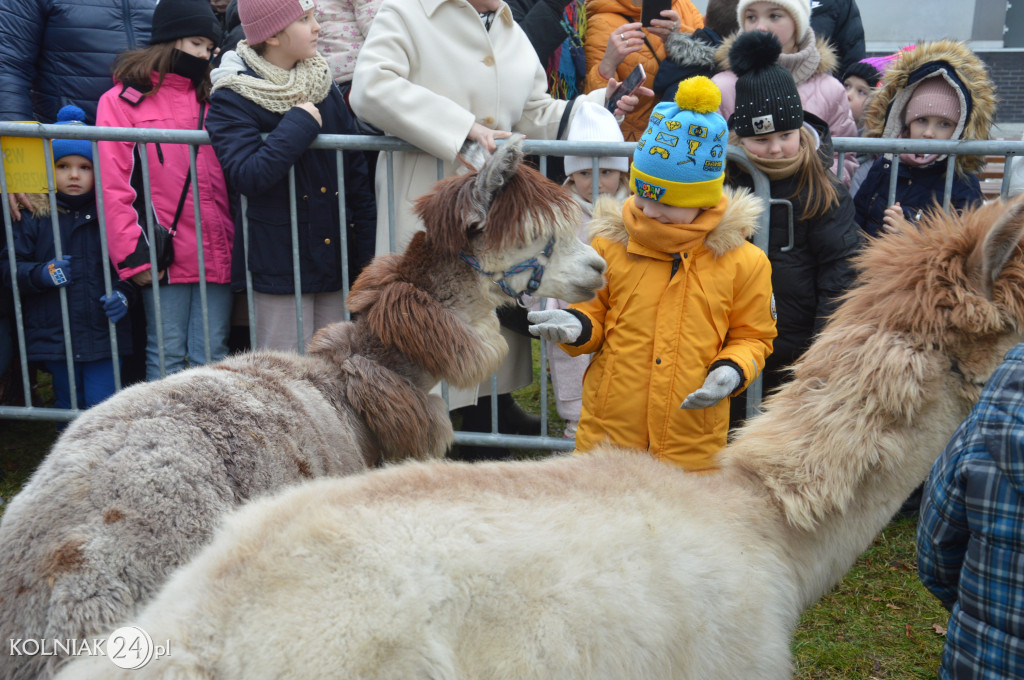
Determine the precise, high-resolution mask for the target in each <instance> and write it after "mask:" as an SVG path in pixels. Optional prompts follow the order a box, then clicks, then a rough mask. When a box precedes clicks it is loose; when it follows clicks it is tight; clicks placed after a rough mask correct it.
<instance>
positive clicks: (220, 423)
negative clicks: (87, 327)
mask: <svg viewBox="0 0 1024 680" xmlns="http://www.w3.org/2000/svg"><path fill="white" fill-rule="evenodd" d="M521 159H522V144H521V142H518V141H513V142H511V143H509V144H506V145H504V146H503V147H501V150H500V151H499V152H497V153H496V154H495V155H494V157H493V158H491V159H490V160H489V161H488V162H487V164H485V165H484V166H483V167H482V168H481V170H480V172H478V173H471V174H468V175H465V176H462V177H457V178H453V179H450V180H446V181H445V182H443V183H439V185H438V187H437V189H436V190H435V191H434V192H433V193H432V194H431V195H429V196H427V197H425V198H424V199H422V200H421V202H420V204H419V209H420V211H421V215H422V216H423V218H424V222H425V224H426V226H427V229H426V232H425V233H421V234H418V235H417V236H416V237H415V238H414V239H413V240H412V242H411V243H410V245H409V247H408V248H407V249H406V251H405V253H404V254H400V255H388V256H384V257H380V258H377V259H376V260H374V261H373V263H372V264H370V265H369V266H368V267H367V269H366V271H364V272H363V274H362V275H361V276H360V277H359V280H358V281H357V282H356V283H355V285H354V286H353V289H352V293H351V295H350V296H349V299H348V305H349V309H350V310H351V311H352V313H353V321H351V322H341V323H336V324H334V325H331V326H328V327H327V328H325V329H323V330H321V331H320V332H319V333H318V334H317V335H316V336H315V337H314V339H313V342H312V343H311V345H310V349H309V352H308V354H306V355H305V356H300V355H298V354H290V353H283V352H256V353H251V354H245V355H240V356H237V357H232V358H228V359H226V360H224V361H222V362H220V363H217V364H215V365H212V366H207V367H201V368H196V369H192V370H189V371H184V372H181V373H178V374H176V375H172V376H169V377H167V378H166V379H164V380H160V381H157V382H153V383H148V384H144V385H138V386H135V387H132V388H129V389H126V390H124V391H123V392H121V393H119V394H117V395H115V396H113V397H111V398H110V399H109V400H108V401H106V402H104V403H103V404H100V405H99V406H97V407H96V408H94V409H92V410H90V411H88V412H86V413H85V414H83V415H82V416H81V417H79V418H78V419H77V420H76V421H75V422H74V423H73V424H72V425H71V427H69V428H68V430H67V432H66V433H65V434H63V435H62V436H61V437H60V439H59V440H58V441H57V442H56V443H55V444H54V446H53V450H52V451H51V452H50V453H49V455H48V456H47V457H46V459H45V460H44V461H43V462H42V464H41V465H40V467H39V469H38V470H37V471H36V473H35V474H34V475H33V477H32V478H31V479H30V480H29V482H28V484H26V485H25V487H24V489H23V490H22V491H21V493H19V494H18V495H17V496H16V497H15V498H14V499H13V500H12V501H11V503H10V505H9V506H8V508H7V510H6V512H5V513H4V516H3V518H2V522H0V640H2V641H3V644H4V645H5V649H4V652H3V654H4V657H5V658H4V660H3V662H2V663H0V678H4V679H5V680H11V679H15V678H36V677H39V676H40V675H42V676H46V675H48V674H49V673H51V672H52V671H53V670H54V668H55V666H56V665H57V664H58V663H59V662H60V661H61V658H62V656H63V655H60V656H46V655H38V654H37V655H33V656H8V654H9V652H10V649H9V648H8V647H7V645H8V644H9V642H8V641H9V640H24V639H34V640H40V639H43V640H46V641H47V643H48V645H47V646H48V647H49V648H50V649H53V648H54V647H55V646H56V644H57V643H58V642H59V643H62V644H63V645H64V646H65V647H66V646H67V641H68V640H76V641H78V644H79V645H80V644H83V643H84V642H86V641H88V640H89V639H90V638H92V637H93V636H103V637H105V636H106V634H107V633H109V632H110V631H111V630H112V629H113V627H112V625H113V624H114V623H116V622H117V621H120V620H122V619H125V618H129V617H132V616H134V615H135V613H136V611H137V609H138V608H139V607H141V605H142V604H144V603H145V602H146V601H147V600H148V599H149V597H150V596H151V595H152V594H153V593H155V592H156V590H157V589H158V588H159V587H160V586H161V585H162V584H163V582H164V580H165V578H166V577H167V575H168V574H170V573H171V571H172V570H173V569H174V568H175V567H177V566H178V565H180V564H182V563H184V562H185V561H187V560H188V559H189V558H190V557H191V556H193V555H194V554H195V553H197V552H198V551H199V549H200V548H201V547H202V546H203V545H204V544H205V543H206V542H207V541H208V540H209V538H210V537H211V535H212V532H213V529H214V527H215V526H216V525H217V524H218V523H219V522H220V519H221V516H222V515H223V514H224V513H225V512H227V511H228V510H231V509H233V508H234V507H236V506H238V505H239V504H241V503H243V502H245V501H248V500H250V499H253V498H257V497H259V496H262V495H265V494H268V493H270V492H273V491H277V490H279V489H281V488H283V487H285V486H288V485H290V484H294V483H296V482H300V481H303V480H306V479H310V478H316V477H324V476H339V475H346V474H350V473H353V472H359V471H362V470H365V469H366V468H367V467H368V466H373V465H376V464H378V463H380V462H382V461H388V460H391V461H393V460H400V459H404V458H409V457H412V458H429V457H438V456H443V454H444V452H445V450H446V449H447V447H448V446H449V444H450V443H451V441H452V439H453V434H452V428H451V422H450V420H449V418H448V411H447V408H446V406H445V404H444V402H443V400H441V398H440V397H438V396H436V395H430V394H429V390H430V389H431V388H432V387H433V386H434V385H435V384H436V383H437V382H438V381H439V380H442V379H444V380H448V381H449V382H451V383H452V384H455V385H459V386H468V385H476V384H477V383H478V382H479V381H480V380H482V379H484V378H486V377H487V376H488V375H489V374H490V373H491V372H493V371H494V370H495V369H496V368H497V367H498V364H499V363H500V361H501V359H502V357H503V356H504V354H505V352H506V350H507V346H506V344H505V341H504V339H503V338H502V336H501V334H500V332H499V324H498V320H497V317H496V315H495V313H494V309H495V307H496V306H498V305H501V304H504V303H505V302H507V301H508V299H509V298H508V297H507V296H506V295H505V294H503V293H502V292H501V291H500V290H499V288H498V286H497V285H495V283H496V281H495V280H494V279H495V278H496V277H499V276H502V273H503V272H505V271H506V270H508V269H510V268H512V267H514V266H515V265H516V264H518V263H519V262H521V261H523V260H528V259H531V258H536V259H537V262H538V264H539V265H541V268H542V271H543V275H539V274H538V275H537V276H533V275H534V272H533V271H525V272H523V273H517V274H514V275H510V276H509V277H507V278H508V280H507V282H506V283H507V284H509V285H510V286H511V287H512V288H513V289H514V290H515V291H521V290H524V289H525V288H526V287H527V282H528V281H529V280H530V279H531V276H533V278H538V277H539V278H540V287H539V288H538V289H536V291H535V293H536V294H537V295H550V296H557V297H568V298H569V299H576V300H583V299H587V298H588V297H590V296H591V295H593V291H594V290H596V289H597V288H599V287H600V286H601V285H602V284H603V277H602V274H603V272H604V261H603V260H602V259H601V258H600V256H598V255H597V253H596V252H595V251H594V250H593V249H591V248H590V247H589V246H586V245H584V244H581V243H580V242H579V241H578V239H577V238H576V236H575V233H574V231H573V227H574V225H575V223H576V222H577V221H578V220H579V213H578V208H577V207H576V204H575V203H574V202H573V200H572V199H571V198H570V197H569V196H568V194H566V193H565V192H564V191H563V190H562V189H561V187H558V186H556V185H554V184H553V183H551V182H550V181H548V180H547V179H545V178H544V177H542V176H541V175H540V174H539V173H537V172H536V171H534V170H532V169H530V168H528V167H526V166H525V165H522V164H521V163H520V161H521ZM464 255H465V256H471V257H472V258H475V259H476V260H477V261H479V262H480V263H482V265H483V267H484V268H486V269H488V270H491V271H495V272H498V274H495V275H490V276H486V275H484V274H481V273H480V272H478V271H477V270H474V269H473V268H472V267H471V266H470V264H468V263H467V262H466V261H465V260H464V259H463V256H464ZM19 648H20V647H19ZM29 649H30V650H34V649H35V648H34V647H31V646H30V647H29Z"/></svg>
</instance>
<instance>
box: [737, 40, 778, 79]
mask: <svg viewBox="0 0 1024 680" xmlns="http://www.w3.org/2000/svg"><path fill="white" fill-rule="evenodd" d="M780 54H782V43H780V42H779V39H778V38H777V37H775V34H774V33H768V32H767V31H747V32H746V33H740V34H739V35H738V36H737V37H736V40H734V41H733V43H732V47H730V48H729V68H731V69H732V72H733V73H735V74H736V75H737V76H742V75H744V74H747V73H750V72H751V71H757V70H760V69H763V68H766V67H768V66H771V65H772V64H774V63H775V62H777V61H778V60H779V55H780Z"/></svg>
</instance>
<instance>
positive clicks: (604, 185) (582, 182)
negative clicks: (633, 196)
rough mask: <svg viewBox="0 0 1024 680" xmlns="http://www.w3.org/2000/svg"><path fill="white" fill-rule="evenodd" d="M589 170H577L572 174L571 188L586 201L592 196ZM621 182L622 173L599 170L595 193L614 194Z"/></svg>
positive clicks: (605, 169)
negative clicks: (573, 187) (574, 188)
mask: <svg viewBox="0 0 1024 680" xmlns="http://www.w3.org/2000/svg"><path fill="white" fill-rule="evenodd" d="M593 174H594V173H593V171H591V170H577V171H576V172H574V173H572V175H571V177H572V182H573V186H575V187H576V193H578V194H579V195H580V196H582V197H583V198H585V199H587V200H588V201H589V200H590V199H591V198H593V196H594V178H593ZM621 181H622V172H620V171H619V170H611V169H609V168H600V170H599V174H598V177H597V193H599V194H614V193H615V192H616V191H618V189H619V182H621Z"/></svg>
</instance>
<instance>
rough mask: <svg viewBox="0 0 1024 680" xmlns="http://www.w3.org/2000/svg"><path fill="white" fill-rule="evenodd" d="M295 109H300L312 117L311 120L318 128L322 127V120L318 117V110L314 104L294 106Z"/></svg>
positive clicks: (306, 103)
mask: <svg viewBox="0 0 1024 680" xmlns="http://www.w3.org/2000/svg"><path fill="white" fill-rule="evenodd" d="M295 107H296V108H299V109H302V110H303V111H305V112H306V113H308V114H309V115H311V116H313V119H314V120H315V121H316V124H317V125H319V126H320V127H323V126H324V119H323V118H321V117H320V109H318V108H316V104H314V103H313V102H303V103H301V104H296V105H295Z"/></svg>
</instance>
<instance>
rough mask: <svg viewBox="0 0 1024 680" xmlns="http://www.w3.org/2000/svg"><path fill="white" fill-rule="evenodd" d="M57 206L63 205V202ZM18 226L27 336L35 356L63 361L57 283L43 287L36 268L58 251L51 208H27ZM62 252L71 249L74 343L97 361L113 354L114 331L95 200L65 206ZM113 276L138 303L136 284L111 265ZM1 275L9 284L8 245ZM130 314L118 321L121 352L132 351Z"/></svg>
mask: <svg viewBox="0 0 1024 680" xmlns="http://www.w3.org/2000/svg"><path fill="white" fill-rule="evenodd" d="M58 206H60V207H62V208H63V207H64V206H62V205H61V203H60V202H58ZM21 215H22V217H21V221H20V222H17V223H15V227H14V253H15V257H16V258H17V272H18V291H19V292H20V293H21V305H22V306H21V311H22V314H23V315H24V320H25V341H26V343H27V353H28V358H29V359H30V360H32V361H44V360H58V361H64V359H65V353H64V325H63V322H62V321H61V318H62V317H61V308H60V292H59V290H60V289H58V288H49V287H47V288H38V287H37V286H36V285H35V284H34V283H33V282H32V276H31V273H32V271H33V270H34V269H36V268H37V267H39V266H40V265H42V264H43V263H45V262H49V261H50V260H52V259H53V258H55V257H56V256H57V251H56V248H55V246H54V241H53V224H52V221H51V219H50V215H49V210H37V211H36V212H35V213H29V212H27V211H23V212H22V213H21ZM57 219H58V223H59V224H60V238H61V253H62V255H65V256H66V255H71V283H70V284H69V285H67V286H65V287H64V290H66V291H67V295H68V315H69V319H70V322H71V348H72V351H73V353H72V356H73V357H74V359H75V361H98V360H100V359H109V358H110V331H109V324H108V322H107V315H106V314H105V313H104V311H103V305H102V303H100V301H99V298H100V297H101V296H102V295H105V294H106V288H105V287H104V284H103V266H104V259H103V254H102V252H101V250H100V229H99V221H98V220H97V217H96V204H95V203H90V204H89V205H88V206H86V207H84V208H82V209H80V210H68V211H65V210H64V209H61V210H60V211H59V212H58V218H57ZM107 267H108V268H109V269H110V280H111V284H112V285H113V287H114V289H115V290H120V291H121V292H122V293H124V294H125V297H126V298H128V303H129V304H133V303H134V302H135V301H136V300H137V298H138V292H137V289H136V287H135V286H134V285H133V284H131V283H128V282H125V281H120V280H119V279H118V278H117V272H116V270H115V269H114V267H113V266H112V265H110V264H109V263H107ZM0 278H2V279H3V284H4V286H5V287H7V288H10V287H11V286H12V284H11V269H10V262H9V257H8V252H7V248H6V247H5V248H4V249H3V251H2V253H0ZM130 316H131V315H128V316H125V317H124V318H123V319H121V321H119V322H118V324H117V343H118V344H117V349H118V353H119V354H121V355H122V356H124V355H127V354H131V350H132V341H131V326H130V324H129V317H130Z"/></svg>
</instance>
